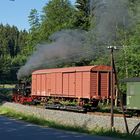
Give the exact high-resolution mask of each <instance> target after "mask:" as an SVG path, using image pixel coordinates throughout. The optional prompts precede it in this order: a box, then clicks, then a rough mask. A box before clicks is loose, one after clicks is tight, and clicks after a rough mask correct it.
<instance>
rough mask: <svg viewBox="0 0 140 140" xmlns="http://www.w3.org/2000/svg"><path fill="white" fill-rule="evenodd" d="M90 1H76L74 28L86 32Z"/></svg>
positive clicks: (88, 24) (88, 22) (88, 21)
mask: <svg viewBox="0 0 140 140" xmlns="http://www.w3.org/2000/svg"><path fill="white" fill-rule="evenodd" d="M89 4H90V1H89V0H76V5H75V6H76V8H77V13H76V22H75V26H76V27H78V28H81V29H84V30H88V29H89V26H90V8H89V7H90V5H89Z"/></svg>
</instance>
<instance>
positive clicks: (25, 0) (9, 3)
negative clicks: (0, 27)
mask: <svg viewBox="0 0 140 140" xmlns="http://www.w3.org/2000/svg"><path fill="white" fill-rule="evenodd" d="M48 1H49V0H0V23H2V24H4V25H6V24H7V23H8V24H9V25H11V26H12V25H15V26H17V27H18V29H19V30H23V29H26V30H28V29H29V28H30V26H29V23H28V16H29V14H30V11H31V9H33V8H35V9H37V11H38V12H39V13H41V11H42V7H43V6H44V5H45V4H46V3H48ZM70 1H71V2H72V4H74V2H75V0H70Z"/></svg>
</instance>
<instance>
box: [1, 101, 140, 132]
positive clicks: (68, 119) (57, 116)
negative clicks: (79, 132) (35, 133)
mask: <svg viewBox="0 0 140 140" xmlns="http://www.w3.org/2000/svg"><path fill="white" fill-rule="evenodd" d="M3 106H4V107H7V108H10V109H14V110H15V111H18V112H22V113H26V114H29V115H34V116H37V117H40V118H43V119H45V120H51V121H55V122H57V123H60V124H64V125H70V126H80V127H84V128H87V129H89V130H90V129H95V128H97V127H99V128H105V129H106V128H110V116H101V115H89V114H82V113H74V112H67V111H59V110H49V109H43V108H37V107H34V106H27V105H26V106H25V105H21V104H16V103H9V102H6V103H4V104H3ZM127 122H128V126H129V130H130V131H131V130H132V129H133V128H134V127H135V126H136V125H137V124H138V123H139V122H140V119H139V118H127ZM114 126H115V129H116V130H119V131H121V132H125V124H124V120H123V117H115V118H114Z"/></svg>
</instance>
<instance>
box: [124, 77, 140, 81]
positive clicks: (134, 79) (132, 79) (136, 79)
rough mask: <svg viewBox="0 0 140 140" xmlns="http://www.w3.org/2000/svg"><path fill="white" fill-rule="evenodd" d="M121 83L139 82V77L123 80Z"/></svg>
mask: <svg viewBox="0 0 140 140" xmlns="http://www.w3.org/2000/svg"><path fill="white" fill-rule="evenodd" d="M121 82H140V77H132V78H125V79H123V80H121Z"/></svg>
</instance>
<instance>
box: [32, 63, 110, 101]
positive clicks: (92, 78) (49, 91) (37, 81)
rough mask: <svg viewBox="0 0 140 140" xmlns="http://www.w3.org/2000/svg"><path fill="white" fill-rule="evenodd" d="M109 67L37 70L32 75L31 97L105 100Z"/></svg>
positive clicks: (108, 86) (107, 93) (108, 81)
mask: <svg viewBox="0 0 140 140" xmlns="http://www.w3.org/2000/svg"><path fill="white" fill-rule="evenodd" d="M110 72H111V67H110V66H103V65H101V66H81V67H70V68H56V69H44V70H37V71H34V72H33V73H32V93H31V95H32V96H40V97H64V98H78V99H93V98H94V99H104V98H105V99H107V98H109V96H110Z"/></svg>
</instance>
